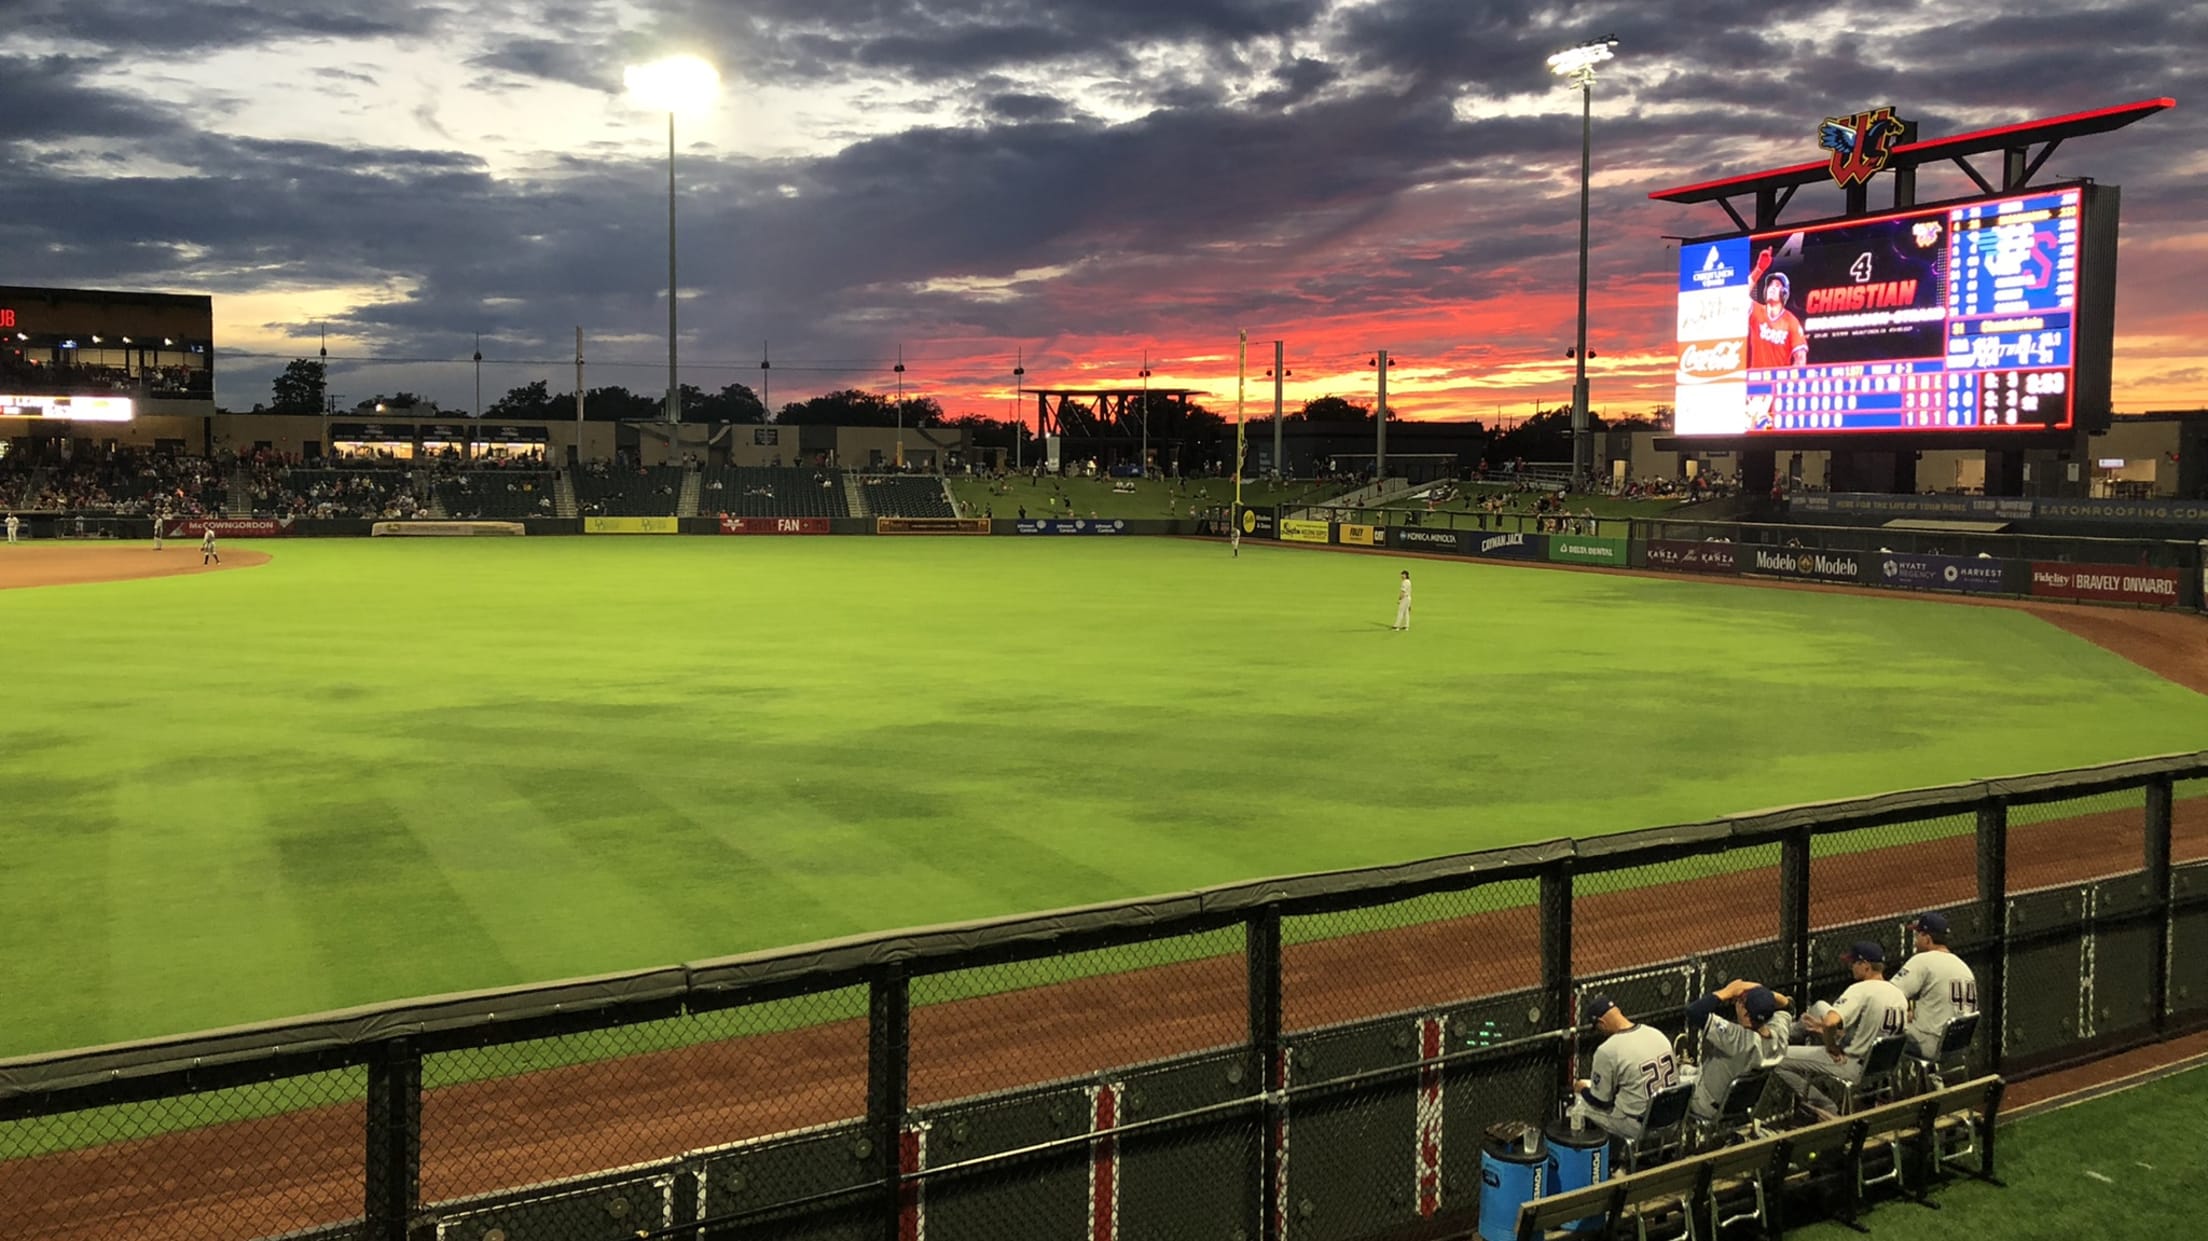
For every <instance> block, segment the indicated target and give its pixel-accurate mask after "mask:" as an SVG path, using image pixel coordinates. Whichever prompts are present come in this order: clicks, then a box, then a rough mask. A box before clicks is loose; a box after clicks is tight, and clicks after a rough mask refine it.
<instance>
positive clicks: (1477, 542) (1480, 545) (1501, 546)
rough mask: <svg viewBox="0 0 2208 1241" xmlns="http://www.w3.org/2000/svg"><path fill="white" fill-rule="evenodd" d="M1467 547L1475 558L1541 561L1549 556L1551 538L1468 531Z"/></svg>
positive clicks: (1542, 535) (1512, 533)
mask: <svg viewBox="0 0 2208 1241" xmlns="http://www.w3.org/2000/svg"><path fill="white" fill-rule="evenodd" d="M1465 533H1466V534H1467V535H1468V536H1469V537H1468V540H1467V546H1468V547H1469V549H1470V550H1471V552H1472V554H1473V555H1475V556H1493V557H1497V558H1499V559H1503V560H1540V559H1543V558H1545V557H1546V556H1547V554H1548V545H1549V536H1547V535H1545V534H1521V533H1519V532H1517V531H1512V532H1510V533H1508V534H1489V533H1487V532H1486V531H1485V530H1468V531H1466V532H1465Z"/></svg>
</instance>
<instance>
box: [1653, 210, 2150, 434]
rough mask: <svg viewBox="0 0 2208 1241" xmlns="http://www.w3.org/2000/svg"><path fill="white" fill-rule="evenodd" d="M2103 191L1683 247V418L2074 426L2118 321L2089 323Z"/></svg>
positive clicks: (1807, 427) (2020, 428) (1684, 424)
mask: <svg viewBox="0 0 2208 1241" xmlns="http://www.w3.org/2000/svg"><path fill="white" fill-rule="evenodd" d="M2087 206H2088V204H2087V202H2086V191H2085V189H2084V187H2081V186H2064V187H2057V188H2051V189H2047V190H2043V191H2034V192H2020V193H2016V194H2012V195H2007V196H2003V197H1997V198H1990V199H1980V200H1974V201H1970V202H1964V203H1958V204H1951V205H1949V206H1944V207H1936V208H1925V209H1918V210H1910V211H1904V212H1900V213H1896V214H1893V215H1886V216H1877V217H1872V218H1867V219H1856V220H1842V221H1836V222H1833V223H1830V224H1822V225H1815V226H1810V227H1805V228H1797V229H1779V230H1775V231H1772V232H1765V233H1753V234H1750V235H1748V236H1745V237H1726V238H1720V239H1717V240H1713V241H1702V242H1693V243H1689V244H1687V245H1683V246H1681V247H1680V251H1679V305H1678V327H1679V332H1678V346H1679V352H1678V360H1679V365H1678V375H1677V394H1676V398H1675V400H1674V409H1675V411H1676V423H1675V426H1676V429H1677V431H1678V433H1679V434H1680V435H1709V436H1718V435H1722V436H1734V437H1740V436H1746V437H1751V438H1753V437H1764V436H1769V437H1800V436H1803V435H1833V434H1840V435H1845V434H1847V433H1850V432H1865V433H1871V432H1875V433H1882V434H1893V433H1897V432H1898V433H1910V432H1942V433H1949V434H1952V433H1956V432H1965V431H1975V432H2032V431H2041V432H2044V431H2060V430H2067V429H2069V428H2071V427H2072V426H2074V425H2075V420H2076V415H2077V409H2078V394H2079V384H2078V378H2079V364H2080V353H2081V346H2083V347H2085V351H2086V352H2091V351H2092V349H2093V347H2094V345H2095V343H2096V341H2100V342H2105V341H2106V340H2107V339H2108V330H2109V324H2108V323H2107V322H2106V315H2105V314H2102V315H2100V316H2099V317H2100V318H2101V319H2102V320H2103V321H2102V322H2100V323H2098V324H2091V323H2088V324H2086V325H2085V326H2086V327H2087V328H2088V329H2089V330H2088V332H2087V335H2086V336H2085V337H2083V338H2081V336H2080V326H2081V323H2080V313H2079V311H2080V305H2081V299H2080V295H2079V275H2080V261H2079V260H2080V256H2081V253H2088V251H2087V249H2086V245H2085V243H2086V240H2087V238H2086V232H2087V229H2086V219H2087V210H2086V208H2087ZM2108 231H2109V232H2110V234H2111V241H2113V232H2114V230H2113V228H2112V227H2111V228H2110V229H2109V230H2108ZM2112 248H2113V247H2112V246H2111V249H2112ZM2110 265H2111V266H2113V264H2112V263H2111V264H2110ZM2108 284H2109V286H2110V288H2111V289H2112V288H2113V279H2112V278H2111V279H2109V280H2108ZM2098 300H2099V299H2098V298H2096V297H2092V296H2088V297H2087V298H2085V299H2084V304H2085V306H2086V307H2087V308H2088V310H2089V312H2090V311H2093V310H2096V309H2097V302H2098ZM2095 328H2097V329H2098V332H2097V334H2096V333H2095V332H2094V331H2093V330H2091V329H2095ZM2105 349H2106V346H2105V344H2103V345H2101V350H2102V352H2103V353H2105ZM2087 371H2088V378H2089V379H2091V378H2093V377H2094V374H2095V372H2096V371H2098V372H2100V373H2103V374H2105V360H2104V361H2103V363H2102V366H2101V367H2098V368H2096V367H2093V366H2091V365H2088V367H2087ZM2101 382H2102V383H2104V384H2105V378H2104V379H2102V380H2101Z"/></svg>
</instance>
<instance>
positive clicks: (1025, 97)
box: [988, 91, 1066, 121]
mask: <svg viewBox="0 0 2208 1241" xmlns="http://www.w3.org/2000/svg"><path fill="white" fill-rule="evenodd" d="M988 109H989V114H990V115H991V116H994V117H996V118H998V119H1000V120H1006V121H1054V120H1057V119H1058V118H1060V117H1062V116H1064V115H1066V102H1065V100H1063V99H1059V98H1057V97H1056V96H1053V95H1036V94H1030V93H1028V92H1025V91H1006V92H1004V93H1002V94H997V95H991V96H990V97H989V102H988Z"/></svg>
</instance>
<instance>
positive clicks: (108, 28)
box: [6, 0, 447, 52]
mask: <svg viewBox="0 0 2208 1241" xmlns="http://www.w3.org/2000/svg"><path fill="white" fill-rule="evenodd" d="M446 16H447V13H446V11H445V10H443V9H441V8H438V7H435V6H431V5H422V4H400V3H391V4H376V3H366V2H363V0H289V2H288V3H286V2H284V0H256V2H254V3H242V2H239V0H194V2H193V3H191V4H188V5H180V4H177V3H175V2H174V0H16V3H14V4H11V5H9V6H8V9H7V12H6V18H7V24H8V30H9V32H10V33H11V34H14V35H18V36H37V37H44V38H51V39H54V40H57V41H60V42H61V43H64V44H67V45H71V46H78V47H87V48H114V49H129V50H132V51H138V50H155V51H167V52H177V51H184V50H193V49H200V48H233V47H249V46H252V45H254V44H257V43H266V42H269V41H272V40H276V39H287V38H321V39H340V40H341V39H366V38H381V37H390V36H404V35H419V34H423V33H426V32H427V31H429V30H430V29H432V28H433V27H434V26H435V25H436V24H437V23H438V22H440V21H442V20H444V18H445V17H446Z"/></svg>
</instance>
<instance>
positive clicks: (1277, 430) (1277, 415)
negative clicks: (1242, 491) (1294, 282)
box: [1265, 340, 1295, 478]
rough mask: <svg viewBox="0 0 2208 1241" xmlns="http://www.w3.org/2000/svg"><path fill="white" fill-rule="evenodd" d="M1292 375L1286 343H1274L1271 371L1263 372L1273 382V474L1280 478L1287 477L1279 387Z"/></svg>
mask: <svg viewBox="0 0 2208 1241" xmlns="http://www.w3.org/2000/svg"><path fill="white" fill-rule="evenodd" d="M1293 374H1295V372H1294V371H1291V370H1289V369H1288V342H1287V341H1284V340H1276V341H1274V342H1273V369H1271V370H1269V371H1267V372H1265V376H1266V378H1268V379H1271V380H1272V381H1273V473H1274V474H1275V475H1277V476H1279V477H1281V478H1286V477H1288V459H1287V458H1286V457H1283V456H1281V455H1280V454H1281V449H1280V437H1281V426H1280V420H1281V409H1280V407H1281V385H1282V384H1284V383H1286V382H1287V381H1288V377H1289V376H1290V375H1293Z"/></svg>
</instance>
